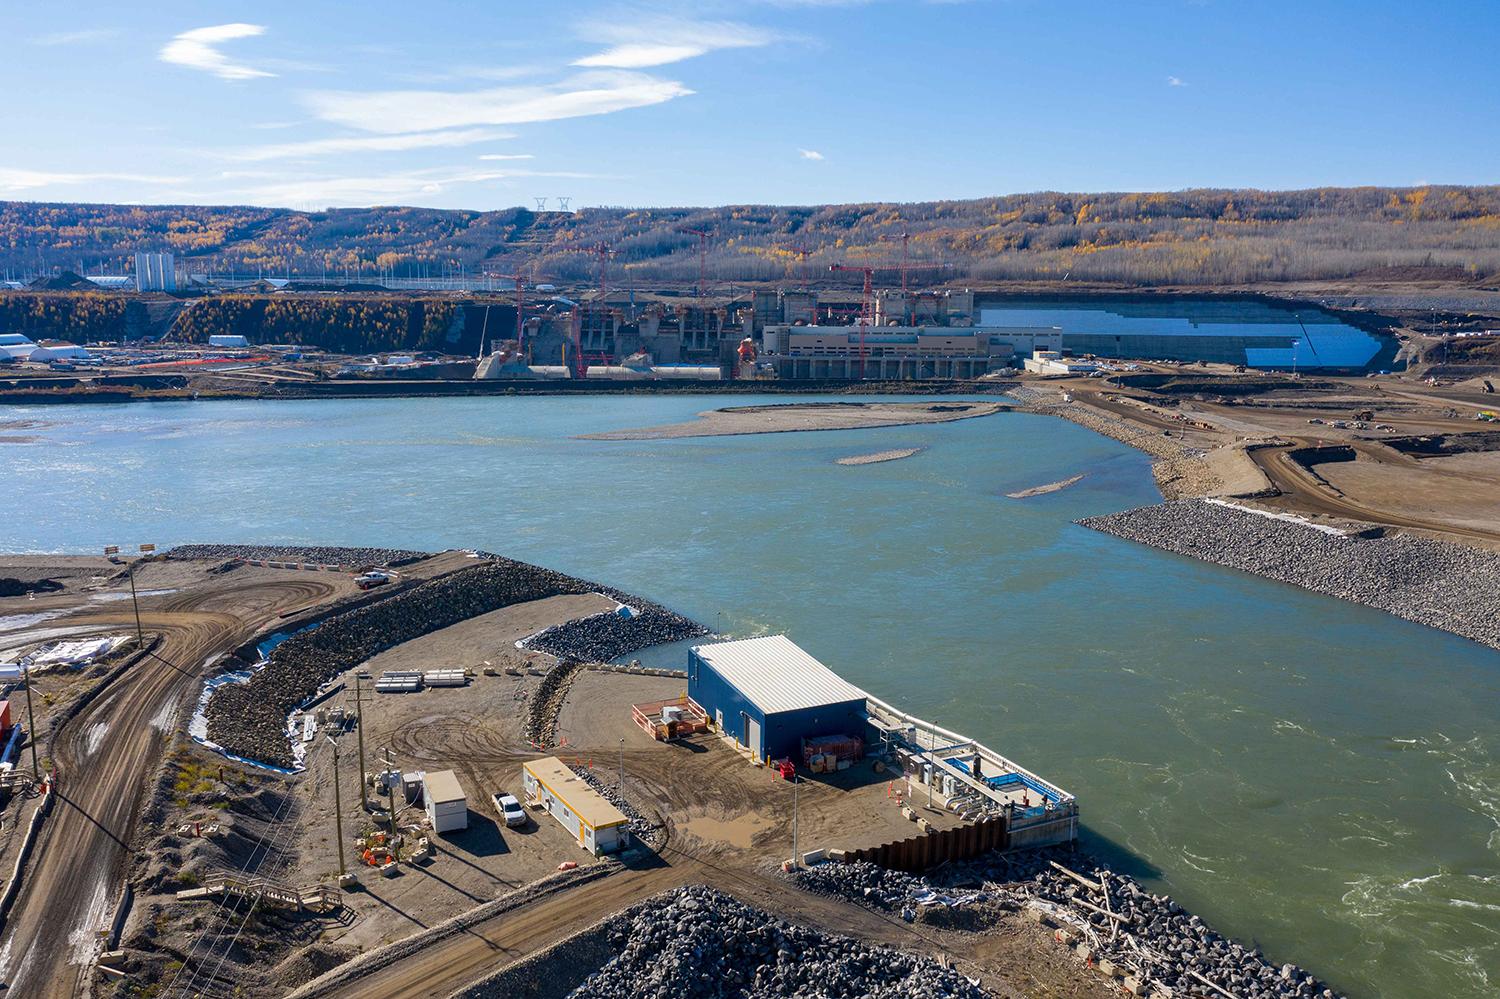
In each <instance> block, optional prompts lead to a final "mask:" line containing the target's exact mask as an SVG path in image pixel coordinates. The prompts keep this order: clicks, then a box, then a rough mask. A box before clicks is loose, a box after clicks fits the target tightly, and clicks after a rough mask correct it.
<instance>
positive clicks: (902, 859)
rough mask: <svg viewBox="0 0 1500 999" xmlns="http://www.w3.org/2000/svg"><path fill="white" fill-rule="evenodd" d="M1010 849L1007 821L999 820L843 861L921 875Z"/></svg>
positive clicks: (878, 848) (882, 847)
mask: <svg viewBox="0 0 1500 999" xmlns="http://www.w3.org/2000/svg"><path fill="white" fill-rule="evenodd" d="M1009 845H1010V837H1009V835H1008V828H1007V823H1006V820H1005V819H1004V818H1003V817H999V818H993V819H984V820H982V821H980V822H974V823H970V824H967V825H962V826H957V827H955V828H953V829H944V830H942V831H940V832H932V833H927V834H925V835H922V836H913V837H912V838H911V839H903V840H897V841H896V842H894V843H882V844H881V845H880V846H873V847H868V848H866V849H862V850H849V851H846V852H845V855H844V859H845V861H847V862H850V863H853V862H855V861H860V860H868V861H870V862H871V863H874V864H879V865H880V866H881V867H885V868H889V869H891V870H894V871H910V872H912V873H917V874H920V873H921V872H922V871H925V870H929V869H930V868H933V867H936V866H937V865H938V864H942V863H946V862H947V861H950V860H967V859H969V858H970V857H977V856H979V855H980V854H981V853H985V852H987V851H989V850H1004V849H1006V848H1007V847H1008V846H1009Z"/></svg>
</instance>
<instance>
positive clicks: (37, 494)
mask: <svg viewBox="0 0 1500 999" xmlns="http://www.w3.org/2000/svg"><path fill="white" fill-rule="evenodd" d="M752 401H775V402H787V401H792V400H791V399H790V398H789V397H786V396H778V397H775V398H774V399H769V400H755V399H751V398H747V397H744V396H735V397H724V398H716V397H704V396H698V397H635V398H614V397H605V396H595V397H576V398H574V397H552V398H509V399H499V398H492V399H474V400H466V399H447V400H389V401H312V402H202V403H187V402H183V403H153V404H134V405H125V406H110V407H105V406H70V407H55V406H47V407H36V408H16V407H10V408H4V407H0V426H4V425H6V424H7V422H9V421H14V420H36V421H41V424H42V425H41V426H39V427H36V428H31V429H25V430H8V431H6V433H7V434H11V435H21V436H25V435H30V437H31V438H32V439H31V440H30V441H29V442H12V443H0V469H3V477H0V482H3V487H4V488H3V493H4V496H5V505H6V507H7V514H6V516H5V518H4V519H3V521H0V550H6V551H97V550H98V549H99V547H100V546H101V545H104V544H119V545H122V546H132V547H133V546H134V545H136V544H138V543H141V542H154V543H156V544H157V545H160V546H163V547H165V546H166V545H169V544H172V543H176V542H186V541H265V542H271V541H296V542H307V543H322V544H339V543H350V544H373V545H399V546H408V547H422V548H444V547H480V548H485V549H489V550H492V551H496V552H501V553H504V554H508V555H513V556H516V557H519V558H524V559H528V560H531V561H535V562H539V563H542V564H545V565H549V566H554V567H556V568H559V569H563V570H566V571H568V572H573V573H577V574H580V575H585V576H589V577H592V578H595V579H599V580H602V581H605V582H608V583H611V584H614V585H617V586H620V587H622V588H625V589H628V590H633V591H636V592H638V593H641V594H643V595H646V596H650V597H653V598H656V599H658V600H661V601H663V602H665V603H667V604H669V605H671V606H673V607H675V608H677V609H679V610H681V611H683V612H685V613H687V614H690V615H693V616H695V617H697V618H699V619H700V620H702V621H704V622H705V623H707V624H709V625H710V626H717V627H719V628H720V629H722V630H723V631H726V632H729V633H732V634H736V635H749V634H757V633H766V632H772V631H784V632H786V633H787V634H789V635H790V636H791V637H792V638H793V639H794V640H795V641H797V642H798V643H800V644H802V645H803V646H805V647H806V648H807V649H809V650H810V651H811V652H812V653H813V654H814V655H817V656H818V657H819V658H821V659H822V660H823V661H825V662H827V663H828V664H829V665H830V666H832V667H833V668H834V669H835V670H837V671H839V672H840V673H842V674H843V675H845V676H846V677H848V678H849V679H850V680H851V681H853V682H854V683H856V684H859V685H861V686H863V687H866V688H867V689H869V690H870V691H871V692H873V693H876V694H878V695H879V696H881V697H883V698H885V699H887V700H889V701H892V702H894V703H896V704H899V705H902V706H904V707H906V708H908V709H910V710H912V711H913V712H915V713H917V714H919V715H922V716H924V717H928V718H931V719H933V720H935V721H938V722H940V723H942V724H945V725H948V726H950V727H952V728H956V729H958V730H960V731H963V732H967V733H970V734H972V735H973V736H974V737H975V738H978V739H980V740H982V741H984V742H986V743H987V744H989V745H991V746H993V747H994V748H996V749H998V750H999V751H1001V752H1003V753H1006V754H1007V755H1010V756H1012V757H1014V758H1016V759H1017V760H1019V761H1021V762H1022V763H1024V764H1026V765H1028V766H1029V767H1031V768H1032V769H1034V770H1036V771H1038V772H1039V773H1041V774H1043V775H1044V776H1046V777H1048V778H1050V779H1052V780H1054V781H1056V782H1057V783H1059V784H1061V785H1062V786H1063V787H1065V788H1067V789H1069V790H1070V791H1072V792H1073V793H1075V794H1076V795H1077V796H1078V798H1079V800H1080V802H1081V805H1082V809H1083V815H1084V820H1085V823H1086V825H1087V827H1088V836H1089V837H1090V839H1091V840H1092V841H1093V844H1094V845H1095V846H1096V847H1097V848H1099V849H1101V850H1103V851H1106V852H1107V853H1108V854H1109V855H1110V857H1111V859H1112V860H1113V861H1114V862H1115V863H1116V864H1117V865H1119V866H1120V867H1121V868H1122V869H1124V870H1126V871H1129V872H1131V873H1135V874H1137V875H1138V876H1141V877H1143V878H1145V879H1146V880H1148V881H1149V882H1150V883H1151V884H1153V885H1154V886H1155V887H1156V888H1157V889H1158V890H1165V891H1168V892H1170V893H1171V894H1173V895H1174V896H1175V897H1177V898H1178V900H1180V901H1181V902H1182V903H1183V904H1185V905H1187V906H1188V907H1189V908H1190V909H1192V910H1193V911H1196V912H1198V913H1200V914H1202V915H1203V916H1204V917H1205V918H1207V919H1209V920H1210V921H1211V922H1213V923H1214V924H1216V925H1217V926H1218V928H1219V929H1221V930H1222V931H1224V932H1226V933H1229V934H1232V935H1234V936H1236V937H1239V938H1242V939H1247V940H1253V941H1255V942H1257V943H1259V944H1260V945H1262V946H1263V947H1264V948H1265V949H1266V951H1267V953H1268V955H1269V956H1270V957H1271V958H1272V959H1273V960H1277V961H1281V960H1290V961H1295V962H1297V963H1300V964H1302V965H1304V966H1306V967H1307V968H1309V969H1310V970H1312V971H1313V972H1315V973H1316V974H1318V975H1320V976H1323V977H1325V978H1327V979H1328V980H1329V981H1330V982H1332V983H1333V984H1334V985H1335V986H1336V987H1339V988H1341V989H1344V990H1347V991H1348V992H1349V993H1350V994H1351V995H1353V996H1356V997H1374V996H1392V997H1395V996H1401V997H1406V996H1464V997H1467V996H1474V997H1478V996H1488V995H1494V994H1495V992H1496V990H1497V989H1500V726H1497V707H1496V706H1497V704H1500V654H1497V653H1495V652H1493V651H1490V650H1488V649H1485V648H1482V647H1480V646H1478V645H1475V644H1473V643H1470V642H1466V641H1463V640H1461V639H1459V638H1456V637H1453V636H1451V635H1447V634H1444V633H1442V632H1437V631H1432V630H1429V629H1426V628H1422V627H1420V626H1418V625H1414V624H1410V623H1407V622H1404V621H1400V620H1396V619H1394V618H1391V617H1388V616H1386V615H1383V614H1380V613H1378V612H1376V611H1373V610H1368V609H1366V608H1362V607H1358V606H1355V605H1353V604H1348V603H1345V602H1342V601H1338V600H1334V599H1332V598H1328V597H1322V596H1317V595H1314V594H1310V593H1306V592H1303V591H1300V590H1297V589H1295V588H1292V587H1289V586H1284V585H1281V584H1277V583H1272V582H1269V581H1266V580H1262V579H1258V578H1255V577H1251V576H1247V575H1243V574H1240V573H1236V572H1233V571H1230V570H1227V569H1222V568H1219V567H1216V566H1212V565H1204V564H1200V563H1197V562H1194V561H1191V560H1188V559H1184V558H1180V557H1177V556H1173V555H1169V554H1165V553H1162V552H1157V551H1154V550H1151V549H1148V548H1145V547H1142V546H1138V545H1133V544H1131V543H1128V542H1124V541H1120V540H1118V539H1115V538H1111V537H1107V536H1104V535H1101V534H1096V533H1093V532H1091V531H1088V530H1085V529H1083V528H1081V527H1077V526H1076V525H1074V524H1073V523H1072V522H1073V521H1074V520H1075V519H1077V518H1079V517H1084V516H1088V515H1091V514H1098V513H1105V512H1109V511H1114V510H1119V509H1123V508H1126V507H1130V506H1135V505H1140V504H1143V503H1149V502H1154V501H1156V500H1157V498H1158V497H1157V494H1156V492H1155V489H1154V487H1153V486H1152V483H1151V477H1150V473H1149V466H1148V464H1147V460H1146V458H1145V457H1144V456H1142V455H1140V454H1139V453H1137V452H1135V451H1132V450H1130V449H1128V448H1126V447H1125V446H1123V445H1121V444H1118V443H1116V442H1114V441H1111V440H1107V439H1104V438H1101V437H1098V436H1096V435H1094V434H1092V433H1090V432H1088V431H1086V430H1084V429H1082V428H1080V427H1077V426H1075V425H1073V424H1070V423H1066V422H1063V421H1060V420H1053V419H1050V418H1047V417H1040V416H1031V415H1023V414H1003V415H999V416H994V417H989V418H984V419H978V420H969V421H964V422H959V423H952V424H945V425H939V426H929V427H898V428H891V429H883V430H862V431H836V432H821V433H801V434H773V435H763V436H751V437H732V438H706V439H684V440H668V441H610V442H606V441H585V440H577V439H575V437H574V435H576V434H580V433H586V432H591V431H596V430H610V429H619V428H626V427H634V426H647V425H654V424H659V423H664V422H672V421H675V420H679V419H684V418H688V417H690V416H691V415H692V414H693V413H695V412H698V411H700V410H704V409H708V408H713V407H715V406H719V405H743V404H747V403H750V402H752ZM900 447H922V448H924V449H925V450H923V451H922V452H921V453H919V454H918V455H916V456H915V457H912V458H908V459H905V460H901V461H895V462H889V463H884V464H875V465H865V466H854V467H849V466H840V465H836V464H835V463H834V459H836V458H839V457H842V456H848V455H856V454H864V453H870V452H874V451H880V450H886V449H890V448H900ZM1078 473H1085V474H1086V477H1085V478H1084V479H1083V480H1082V481H1081V482H1079V483H1078V484H1077V485H1076V486H1073V487H1071V488H1069V489H1065V490H1063V491H1061V492H1058V493H1053V494H1049V495H1043V496H1038V497H1034V498H1031V499H1026V500H1012V499H1007V498H1006V497H1005V493H1006V492H1009V491H1015V490H1019V489H1023V488H1026V487H1030V486H1035V485H1040V484H1043V483H1048V482H1053V481H1057V480H1060V479H1063V478H1066V477H1068V476H1071V475H1076V474H1078ZM680 655H681V652H680V650H674V651H672V652H671V653H670V656H671V658H672V660H673V661H676V660H677V659H678V658H679V657H680Z"/></svg>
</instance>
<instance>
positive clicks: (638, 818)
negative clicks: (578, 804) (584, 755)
mask: <svg viewBox="0 0 1500 999" xmlns="http://www.w3.org/2000/svg"><path fill="white" fill-rule="evenodd" d="M572 769H573V772H574V773H576V774H577V775H578V776H579V778H580V779H581V780H582V781H583V782H584V783H585V784H587V785H588V786H589V787H591V788H593V789H594V790H595V791H598V792H599V794H600V795H601V796H602V797H603V798H604V800H605V801H607V802H609V803H610V804H611V805H614V806H615V807H616V808H618V809H619V810H620V811H622V812H624V813H625V817H626V818H628V819H629V820H630V833H631V835H633V836H634V837H635V838H636V839H638V840H640V841H641V842H642V843H645V844H646V845H647V846H649V847H651V848H652V849H653V850H654V849H656V847H658V846H660V845H661V838H662V832H663V831H664V830H663V829H662V827H661V825H660V824H658V823H656V822H652V821H651V820H650V819H648V818H646V816H644V815H642V814H641V813H640V811H639V810H638V809H637V808H636V807H635V806H634V805H632V804H631V803H630V799H629V798H627V797H625V795H623V794H621V793H620V784H619V779H620V774H619V771H618V770H617V771H615V772H614V773H613V774H609V773H608V772H606V774H605V776H602V777H601V776H600V774H599V773H598V772H597V771H595V770H594V768H593V767H587V766H582V767H573V768H572Z"/></svg>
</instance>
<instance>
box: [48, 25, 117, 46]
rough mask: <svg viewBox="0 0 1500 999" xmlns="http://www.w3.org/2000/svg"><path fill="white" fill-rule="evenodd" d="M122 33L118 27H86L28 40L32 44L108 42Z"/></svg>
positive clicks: (52, 44) (91, 43)
mask: <svg viewBox="0 0 1500 999" xmlns="http://www.w3.org/2000/svg"><path fill="white" fill-rule="evenodd" d="M119 34H120V32H119V29H117V28H84V29H82V30H80V31H55V32H52V33H51V34H46V35H37V36H36V37H35V38H29V39H27V41H29V42H31V44H32V45H48V46H56V45H93V44H94V43H96V42H107V41H109V40H110V39H111V38H116V37H118V36H119Z"/></svg>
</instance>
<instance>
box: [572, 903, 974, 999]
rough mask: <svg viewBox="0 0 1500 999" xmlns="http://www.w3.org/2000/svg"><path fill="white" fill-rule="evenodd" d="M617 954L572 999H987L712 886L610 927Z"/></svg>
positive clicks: (931, 964)
mask: <svg viewBox="0 0 1500 999" xmlns="http://www.w3.org/2000/svg"><path fill="white" fill-rule="evenodd" d="M610 942H611V944H612V945H613V947H614V950H615V953H616V956H615V957H614V959H612V960H611V961H610V962H609V963H608V964H606V965H605V966H604V967H603V968H601V969H600V970H599V971H597V972H595V973H594V974H593V975H591V976H590V977H589V978H588V979H587V980H586V981H585V982H584V983H583V984H582V985H581V986H579V987H578V988H577V989H576V990H574V991H573V993H572V999H648V997H649V999H658V997H662V996H670V997H673V999H677V997H681V999H698V997H705V999H707V997H715V999H720V997H722V999H731V997H732V999H740V997H747V999H748V997H751V996H755V997H761V996H806V997H809V999H812V997H826V999H844V997H848V999H854V997H870V999H898V997H899V999H937V997H940V996H941V997H949V999H983V997H984V996H986V995H987V993H986V992H984V991H983V990H982V989H980V988H979V987H978V986H976V985H973V984H971V983H970V982H969V981H968V980H966V979H965V978H964V977H963V976H961V975H960V974H958V973H957V972H955V971H953V970H951V969H948V968H943V967H941V966H940V965H938V964H937V962H935V961H932V960H930V959H928V958H922V957H915V956H913V955H910V954H904V953H902V952H900V951H895V950H891V949H889V948H885V947H878V946H873V945H870V944H866V943H862V942H861V941H858V940H854V939H851V938H849V937H841V936H833V935H830V934H826V933H817V932H814V931H813V930H808V929H803V928H802V927H799V926H794V925H792V924H791V923H788V922H785V921H783V920H780V919H777V918H775V917H773V916H771V915H769V914H768V913H765V912H762V911H760V910H758V909H752V908H750V907H749V906H747V905H743V904H742V903H740V902H737V901H735V900H734V899H733V898H730V897H729V896H728V895H725V894H723V893H721V892H718V891H715V890H714V889H712V888H708V887H704V886H692V887H688V888H680V889H678V890H676V891H675V892H671V893H669V894H667V895H664V896H661V897H659V898H657V899H654V900H652V902H651V903H650V904H647V905H644V906H640V907H638V908H637V909H636V910H634V911H633V912H632V913H631V914H629V915H628V916H626V917H625V918H623V919H621V920H620V921H619V924H618V925H617V926H616V927H615V928H614V929H612V931H611V934H610Z"/></svg>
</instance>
